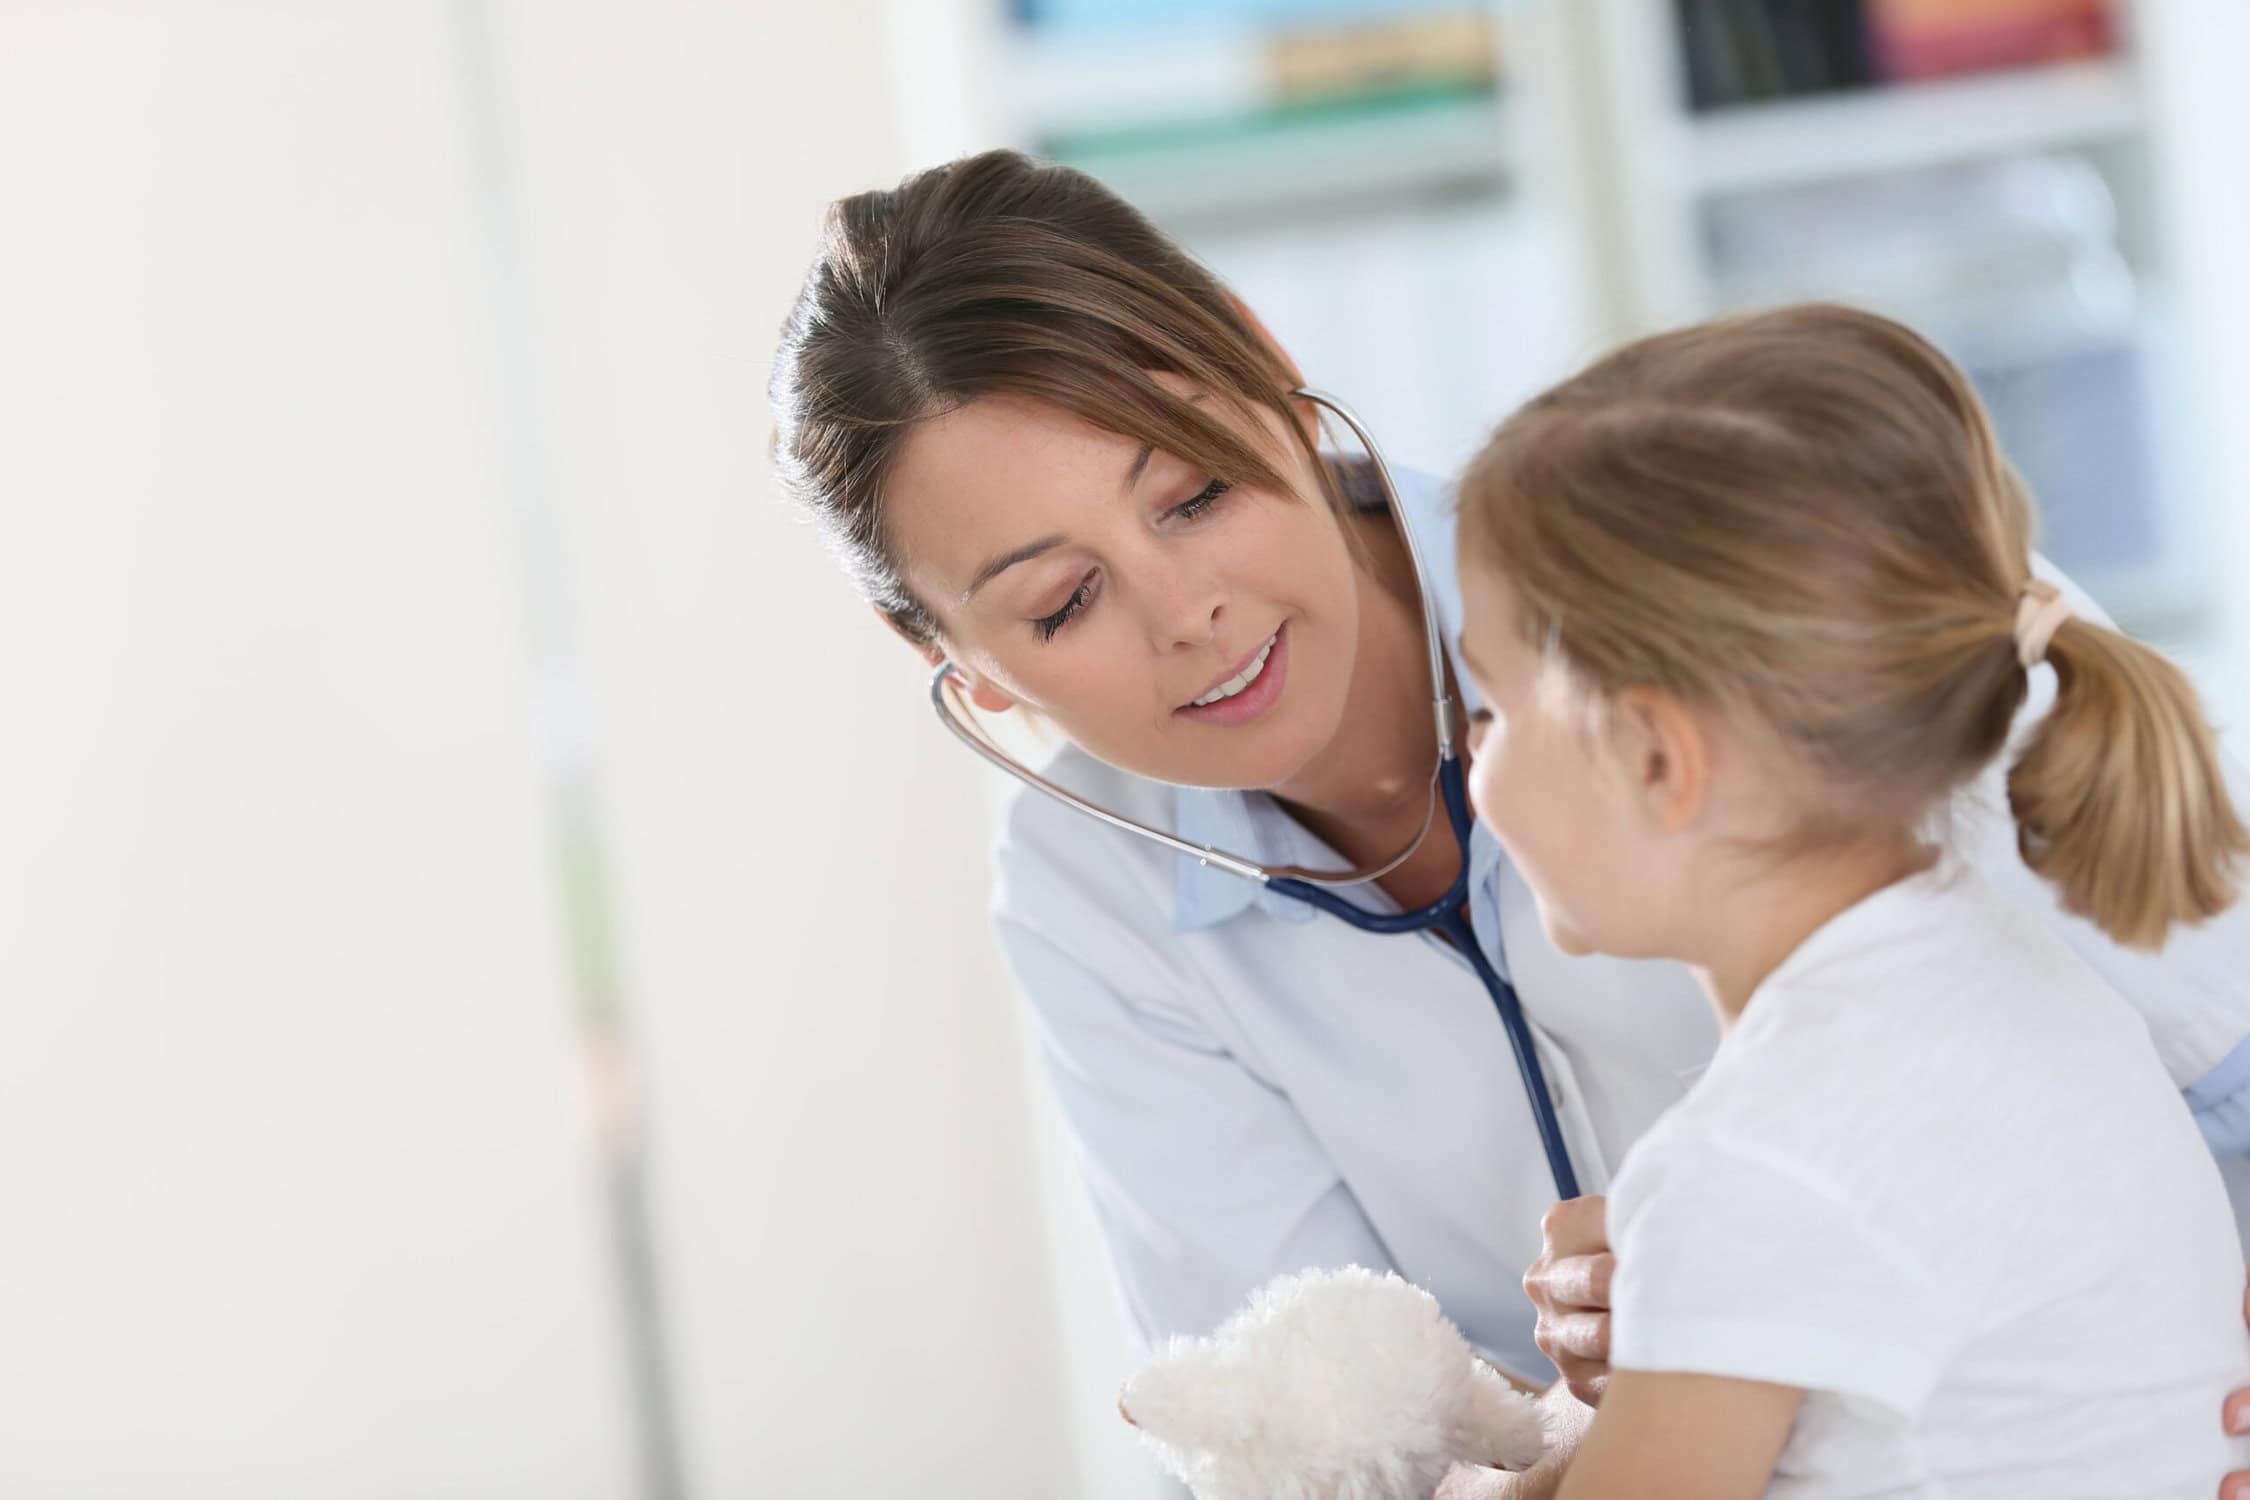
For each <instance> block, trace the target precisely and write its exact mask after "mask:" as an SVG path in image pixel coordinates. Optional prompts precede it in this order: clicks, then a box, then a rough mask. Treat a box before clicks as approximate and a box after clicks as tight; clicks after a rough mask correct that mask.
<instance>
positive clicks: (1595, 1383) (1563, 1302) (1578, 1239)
mask: <svg viewBox="0 0 2250 1500" xmlns="http://www.w3.org/2000/svg"><path fill="white" fill-rule="evenodd" d="M1607 1208H1608V1203H1607V1200H1606V1199H1602V1198H1572V1199H1569V1200H1568V1201H1566V1202H1562V1203H1558V1204H1556V1205H1555V1206H1554V1207H1553V1208H1550V1209H1548V1210H1547V1216H1546V1217H1545V1218H1544V1219H1541V1220H1540V1221H1539V1233H1540V1235H1541V1237H1542V1240H1543V1241H1544V1244H1543V1246H1542V1249H1541V1253H1540V1256H1539V1259H1537V1260H1535V1261H1533V1262H1532V1264H1531V1269H1530V1270H1528V1271H1526V1272H1524V1274H1523V1289H1524V1294H1525V1295H1526V1296H1528V1297H1530V1298H1531V1305H1532V1306H1534V1307H1536V1308H1538V1309H1539V1327H1538V1331H1537V1333H1536V1334H1535V1337H1536V1339H1537V1341H1538V1344H1539V1352H1540V1353H1542V1354H1544V1355H1546V1356H1547V1358H1549V1359H1551V1360H1553V1361H1554V1362H1555V1368H1556V1369H1557V1370H1559V1371H1560V1372H1561V1373H1562V1378H1563V1381H1564V1382H1565V1383H1566V1384H1567V1385H1568V1386H1569V1387H1570V1393H1571V1394H1572V1395H1573V1396H1576V1397H1577V1398H1578V1399H1579V1400H1581V1401H1583V1402H1585V1403H1586V1404H1587V1405H1588V1406H1598V1405H1600V1404H1601V1399H1602V1390H1603V1388H1604V1387H1606V1386H1607V1385H1608V1384H1609V1279H1610V1275H1611V1273H1612V1271H1614V1270H1615V1268H1616V1264H1617V1262H1616V1257H1614V1256H1612V1255H1611V1254H1610V1252H1609V1229H1608V1221H1607ZM2246 1315H2250V1314H2246ZM2242 1399H2243V1400H2244V1403H2245V1409H2246V1410H2250V1392H2245V1393H2243V1398H2242ZM2243 1477H2245V1478H2250V1475H2245V1476H2243ZM2244 1494H2245V1496H2246V1497H2250V1490H2245V1492H2244ZM2227 1500H2235V1497H2234V1496H2232V1495H2231V1494H2230V1495H2228V1497H2227Z"/></svg>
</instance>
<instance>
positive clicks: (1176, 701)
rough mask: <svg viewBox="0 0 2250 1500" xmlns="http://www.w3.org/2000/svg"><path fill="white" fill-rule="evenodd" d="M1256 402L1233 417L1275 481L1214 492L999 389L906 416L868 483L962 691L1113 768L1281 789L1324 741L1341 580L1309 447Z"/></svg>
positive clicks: (1331, 711) (1330, 721)
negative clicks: (914, 421) (1031, 718)
mask: <svg viewBox="0 0 2250 1500" xmlns="http://www.w3.org/2000/svg"><path fill="white" fill-rule="evenodd" d="M1158 378H1160V379H1163V378H1164V377H1161V376H1160V377H1158ZM1167 384H1169V385H1171V386H1172V388H1173V389H1175V390H1177V391H1179V392H1180V393H1181V394H1182V395H1187V396H1189V397H1190V398H1191V399H1199V398H1196V397H1195V393H1194V392H1193V391H1192V390H1191V389H1189V388H1187V387H1185V386H1184V385H1183V384H1182V383H1180V382H1176V381H1167ZM1261 417H1262V420H1261V421H1258V422H1256V423H1254V424H1253V423H1252V421H1251V420H1250V419H1248V418H1237V419H1234V420H1235V421H1236V425H1237V429H1238V431H1240V432H1241V434H1242V435H1243V436H1244V437H1245V438H1247V439H1249V440H1250V441H1252V442H1254V443H1256V444H1257V445H1258V446H1259V447H1260V448H1261V450H1262V451H1264V452H1265V453H1266V454H1267V455H1268V457H1269V458H1270V459H1271V460H1272V461H1273V462H1274V464H1275V466H1276V467H1277V468H1278V469H1279V470H1280V472H1281V473H1283V474H1284V475H1287V476H1288V477H1289V479H1290V481H1291V485H1292V490H1293V493H1289V494H1275V493H1270V492H1262V491H1258V490H1253V489H1250V488H1248V487H1247V486H1246V485H1241V484H1235V485H1232V486H1231V487H1230V486H1229V484H1228V483H1227V482H1226V479H1227V476H1215V475H1211V474H1207V473H1204V472H1202V471H1201V470H1197V469H1193V468H1190V467H1189V466H1188V465H1187V464H1186V463H1184V462H1182V461H1181V460H1179V459H1177V458H1174V457H1173V456H1172V455H1170V454H1168V453H1164V452H1161V451H1149V450H1147V449H1144V448H1143V447H1142V445H1141V444H1140V443H1138V442H1136V441H1135V440H1133V439H1131V438H1127V437H1122V436H1120V435H1118V434H1117V433H1114V432H1110V431H1107V430H1105V429H1103V428H1100V427H1096V426H1094V425H1092V424H1091V423H1088V422H1086V421H1083V420H1082V419H1080V418H1078V417H1076V416H1073V415H1071V414H1069V413H1067V412H1064V411H1061V410H1059V409H1058V408H1055V407H1052V406H1048V405H1045V404H1043V403H1039V402H1035V401H1030V400H1025V399H1020V398H1015V397H1007V396H994V397H987V398H984V399H982V400H978V401H973V402H970V403H969V404H967V405H965V406H962V407H959V408H957V409H955V410H954V411H951V412H948V413H946V414H944V415H942V416H938V417H934V418H931V419H929V420H927V421H924V422H922V423H920V424H919V425H918V426H917V427H916V428H915V429H914V431H913V433H912V434H911V435H910V436H909V437H908V438H907V440H906V442H905V444H904V446H903V448H902V450H901V452H900V454H899V457H898V460H897V462H896V464H895V466H894V469H893V472H892V474H891V477H890V482H889V483H888V484H887V485H886V486H885V489H884V498H885V505H886V515H887V519H888V524H889V527H890V532H891V540H892V542H893V544H894V546H895V547H896V549H897V551H898V553H899V554H900V556H901V557H902V558H903V559H904V569H905V574H906V581H907V584H908V586H909V587H910V588H911V589H912V590H913V591H914V593H915V596H916V597H917V598H919V599H921V600H922V601H924V603H925V604H927V605H928V607H929V608H930V610H931V612H932V613H933V614H934V615H935V616H936V617H937V622H938V629H939V636H940V641H941V643H942V645H943V648H944V650H945V653H946V655H947V656H949V657H950V658H951V659H952V661H953V662H954V664H955V665H956V666H958V667H960V668H962V669H964V670H965V671H966V672H967V673H968V674H969V675H970V677H971V679H972V680H973V681H974V682H975V683H976V684H977V686H978V688H979V690H980V691H979V695H978V696H979V701H980V702H982V703H984V704H986V705H987V706H993V705H995V704H996V703H1004V702H1010V701H1012V702H1015V703H1021V704H1023V705H1025V706H1026V707H1028V708H1032V709H1036V710H1037V711H1038V712H1039V713H1040V714H1042V715H1044V716H1045V717H1046V718H1047V719H1048V720H1050V721H1051V722H1053V723H1054V725H1055V726H1056V727H1057V728H1059V729H1060V730H1062V732H1063V733H1065V734H1067V735H1068V736H1069V737H1070V738H1071V740H1072V741H1074V742H1075V743H1076V744H1078V745H1079V746H1080V747H1081V748H1083V749H1084V750H1086V751H1087V752H1088V753H1089V754H1091V755H1094V756H1096V757H1098V758H1099V759H1101V760H1104V761H1107V762H1109V763H1110V764H1111V765H1114V766H1118V767H1121V768H1122V769H1125V770H1128V771H1132V772H1135V773H1137V774H1139V775H1142V776H1148V777H1153V778H1155V779H1157V780H1160V781H1169V782H1175V783H1181V784H1186V785H1194V786H1215V787H1272V786H1277V785H1279V784H1281V783H1283V782H1285V781H1287V780H1288V779H1289V778H1290V777H1291V776H1292V775H1294V774H1295V773H1296V772H1297V771H1299V770H1300V769H1301V768H1302V767H1303V766H1304V765H1305V764H1306V763H1307V762H1308V761H1310V760H1311V759H1312V758H1313V757H1314V756H1315V755H1317V754H1318V753H1319V752H1320V750H1321V749H1322V748H1323V747H1325V746H1326V745H1327V744H1328V742H1329V741H1330V739H1331V738H1332V737H1333V736H1334V734H1335V732H1336V729H1337V726H1338V725H1339V724H1340V723H1341V722H1342V720H1343V713H1344V703H1345V698H1346V694H1347V688H1348V685H1349V684H1350V682H1351V676H1352V665H1353V662H1354V659H1355V657H1356V655H1357V648H1358V639H1359V596H1358V588H1357V574H1356V572H1355V570H1354V568H1353V565H1352V560H1351V553H1350V551H1349V550H1348V548H1347V546H1346V544H1345V540H1344V536H1343V532H1342V530H1341V528H1340V526H1339V524H1338V522H1337V520H1336V518H1335V516H1334V515H1333V513H1332V512H1331V511H1330V510H1329V508H1328V506H1327V505H1326V504H1325V503H1323V501H1322V499H1321V490H1320V488H1319V483H1318V479H1317V476H1316V474H1315V472H1314V470H1313V468H1312V464H1311V461H1310V460H1309V459H1308V458H1307V457H1306V455H1305V454H1304V452H1303V450H1302V449H1301V448H1300V447H1299V445H1298V444H1297V443H1296V442H1295V440H1294V438H1293V437H1292V436H1291V435H1290V434H1289V433H1287V432H1286V431H1285V430H1284V428H1283V426H1282V424H1281V422H1280V419H1279V418H1278V417H1275V416H1272V415H1271V414H1261ZM1245 678H1248V679H1250V680H1249V681H1248V682H1247V684H1246V683H1245V681H1244V679H1245ZM1214 694H1231V695H1229V696H1218V697H1214ZM1199 700H1205V701H1203V702H1202V704H1201V706H1198V704H1199Z"/></svg>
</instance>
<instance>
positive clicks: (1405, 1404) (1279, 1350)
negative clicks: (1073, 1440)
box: [1118, 1266, 1545, 1500]
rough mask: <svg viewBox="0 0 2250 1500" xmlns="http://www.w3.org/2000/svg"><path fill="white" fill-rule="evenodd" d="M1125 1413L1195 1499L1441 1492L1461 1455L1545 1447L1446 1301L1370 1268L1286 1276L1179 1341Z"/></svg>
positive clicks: (1495, 1464) (1374, 1497)
mask: <svg viewBox="0 0 2250 1500" xmlns="http://www.w3.org/2000/svg"><path fill="white" fill-rule="evenodd" d="M1118 1409H1119V1411H1120V1412H1122V1413H1123V1414H1124V1417H1125V1420H1126V1421H1128V1422H1131V1423H1132V1424H1133V1425H1134V1426H1135V1427H1137V1428H1139V1429H1140V1432H1141V1438H1142V1441H1143V1443H1144V1444H1146V1445H1147V1446H1148V1447H1149V1448H1150V1449H1152V1450H1153V1451H1154V1452H1155V1454H1156V1456H1157V1459H1158V1461H1159V1462H1160V1463H1162V1464H1163V1465H1164V1467H1165V1468H1166V1469H1167V1470H1169V1471H1170V1472H1171V1473H1172V1474H1174V1475H1176V1476H1178V1477H1179V1478H1180V1479H1181V1480H1182V1481H1184V1482H1185V1483H1186V1484H1187V1486H1188V1487H1189V1488H1190V1489H1192V1490H1193V1491H1195V1494H1196V1497H1197V1500H1430V1496H1431V1494H1432V1492H1434V1491H1435V1490H1436V1489H1437V1486H1438V1481H1439V1480H1440V1479H1442V1478H1444V1477H1445V1472H1446V1470H1448V1469H1449V1468H1451V1467H1452V1466H1453V1465H1454V1464H1455V1463H1457V1462H1460V1463H1472V1464H1484V1465H1487V1466H1489V1467H1492V1468H1501V1469H1527V1468H1529V1467H1531V1465H1533V1464H1534V1463H1537V1462H1538V1461H1539V1455H1540V1452H1541V1451H1542V1449H1543V1447H1544V1444H1545V1438H1544V1434H1543V1433H1542V1431H1541V1428H1540V1422H1539V1408H1538V1406H1537V1405H1536V1403H1534V1402H1533V1401H1532V1400H1531V1398H1530V1397H1528V1396H1525V1395H1524V1394H1522V1393H1521V1392H1519V1391H1518V1390H1517V1389H1516V1388H1515V1387H1514V1386H1512V1385H1510V1384H1509V1383H1508V1381H1507V1379H1506V1378H1505V1377H1504V1376H1502V1375H1501V1374H1500V1373H1499V1372H1498V1371H1497V1370H1495V1369H1493V1368H1492V1367H1491V1366H1490V1365H1488V1364H1486V1363H1485V1362H1484V1361H1483V1360H1481V1359H1479V1358H1478V1357H1477V1356H1476V1355H1475V1354H1474V1353H1473V1352H1471V1350H1470V1348H1469V1345H1468V1342H1467V1341H1466V1340H1464V1339H1463V1338H1462V1337H1461V1335H1460V1333H1459V1332H1458V1331H1457V1330H1456V1329H1455V1328H1454V1326H1453V1325H1452V1324H1451V1323H1449V1322H1447V1321H1446V1320H1445V1315H1444V1314H1443V1313H1441V1312H1439V1311H1438V1305H1437V1299H1436V1298H1435V1297H1432V1296H1431V1295H1430V1294H1429V1293H1428V1292H1425V1291H1423V1290H1422V1289H1421V1288H1420V1287H1417V1286H1414V1285H1412V1284H1410V1283H1408V1282H1405V1281H1402V1280H1400V1279H1399V1278H1398V1277H1397V1276H1396V1275H1393V1274H1391V1273H1389V1272H1385V1273H1383V1274H1382V1275H1377V1274H1376V1273H1375V1272H1373V1271H1366V1270H1362V1269H1360V1268H1359V1267H1357V1266H1352V1267H1348V1268H1346V1269H1344V1270H1341V1271H1308V1272H1305V1273H1303V1274H1302V1275H1297V1276H1284V1277H1282V1278H1280V1279H1279V1280H1277V1281H1274V1282H1272V1283H1270V1284H1269V1285H1267V1286H1266V1287H1264V1288H1262V1289H1261V1290H1260V1291H1259V1292H1258V1293H1257V1294H1256V1295H1255V1296H1253V1297H1252V1298H1251V1299H1250V1303H1249V1305H1248V1306H1247V1307H1245V1308H1244V1309H1243V1310H1242V1311H1241V1312H1238V1313H1236V1314H1235V1315H1234V1316H1233V1317H1232V1318H1230V1319H1228V1320H1227V1322H1226V1323H1225V1324H1223V1325H1222V1326H1221V1327H1220V1328H1219V1330H1218V1331H1217V1332H1216V1333H1214V1334H1212V1335H1211V1336H1210V1337H1209V1338H1202V1339H1190V1338H1175V1339H1173V1340H1172V1341H1171V1342H1170V1343H1169V1344H1168V1345H1166V1346H1165V1348H1164V1349H1163V1350H1162V1352H1160V1353H1159V1354H1158V1355H1157V1356H1156V1357H1155V1358H1154V1359H1153V1360H1151V1361H1150V1362H1149V1364H1148V1365H1147V1366H1146V1367H1144V1368H1143V1369H1142V1370H1140V1372H1139V1373H1137V1374H1135V1375H1134V1376H1133V1378H1132V1379H1130V1380H1128V1381H1127V1382H1125V1389H1124V1391H1123V1393H1122V1394H1121V1395H1120V1396H1119V1398H1118Z"/></svg>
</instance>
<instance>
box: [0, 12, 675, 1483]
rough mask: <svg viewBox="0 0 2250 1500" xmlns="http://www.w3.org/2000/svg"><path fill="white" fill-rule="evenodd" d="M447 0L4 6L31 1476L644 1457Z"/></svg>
mask: <svg viewBox="0 0 2250 1500" xmlns="http://www.w3.org/2000/svg"><path fill="white" fill-rule="evenodd" d="M443 19H444V18H443V15H442V12H441V11H440V10H439V8H438V7H437V6H435V5H433V4H392V5H380V6H377V5H361V6H352V7H348V8H347V7H339V6H323V7H318V8H317V11H316V9H311V8H307V7H303V6H297V5H288V4H280V3H257V4H254V3H243V4H235V5H227V6H218V5H208V4H204V5H194V6H186V5H175V4H167V3H157V0H149V3H142V4H107V5H99V6H97V5H75V4H73V5H52V4H42V3H28V0H27V3H19V4H10V5H8V6H6V7H5V10H4V13H0V34H4V35H5V38H6V41H5V43H4V44H0V99H4V100H5V101H6V104H5V107H4V109H5V116H6V120H7V128H6V129H5V130H4V131H0V204H5V205H6V208H5V214H6V221H7V227H6V229H5V232H0V496H4V497H5V499H4V500H0V701H4V702H5V705H6V707H5V712H6V729H5V732H4V733H0V829H5V830H6V832H5V836H4V837H0V963H4V965H5V970H4V974H5V977H4V980H0V996H4V999H0V1014H4V1016H5V1023H6V1040H5V1043H4V1044H0V1206H4V1207H0V1211H4V1213H5V1229H4V1231H0V1413H4V1416H0V1433H4V1434H5V1436H4V1439H0V1494H6V1495H10V1496H27V1497H28V1496H37V1497H41V1500H53V1497H71V1496H105V1497H106V1496H124V1495H130V1496H133V1497H136V1500H154V1497H168V1496H225V1497H228V1500H260V1497H270V1500H303V1497H306V1496H312V1495H318V1496H321V1497H323V1500H333V1497H351V1496H366V1497H369V1500H395V1497H398V1496H402V1495H414V1496H460V1497H464V1500H497V1497H508V1496H521V1497H525V1500H558V1497H573V1496H584V1497H589V1500H592V1497H611V1496H617V1495H620V1494H624V1493H627V1492H628V1490H629V1488H630V1484H631V1480H630V1473H631V1467H632V1457H631V1440H630V1431H629V1426H628V1422H627V1418H626V1412H627V1407H626V1404H625V1401H624V1389H623V1384H622V1380H621V1376H620V1364H619V1360H618V1357H617V1353H618V1347H619V1329H618V1322H617V1317H616V1307H615V1302H614V1299H613V1297H612V1296H611V1293H610V1287H611V1285H612V1283H611V1281H610V1278H609V1274H608V1267H607V1265H606V1263H605V1258H604V1255H603V1248H602V1247H603V1238H602V1236H603V1226H602V1222H601V1217H600V1211H599V1207H598V1204H597V1201H596V1192H595V1181H596V1180H595V1173H594V1170H593V1165H592V1154H591V1150H590V1147H589V1141H588V1122H587V1118H586V1112H585V1110H584V1108H583V1107H582V1098H583V1090H582V1088H581V1083H580V1078H581V1074H580V1066H581V1065H580V1061H579V1056H578V1052H577V1049H576V1045H575V1040H574V1037H573V1034H572V1024H571V995H570V985H569V981H568V977H567V974H566V971H565V967H564V964H563V958H562V954H563V945H562V941H561V924H560V916H559V912H558V908H557V901H556V881H555V878H554V874H553V868H552V863H551V857H550V850H551V847H552V842H551V838H550V829H549V827H548V825H547V822H546V818H545V812H544V809H543V808H542V806H541V804H540V801H539V799H538V797H537V795H536V789H535V785H534V781H533V778H532V776H531V774H530V755H529V750H528V745H527V735H526V729H525V726H526V717H525V709H526V682H525V678H524V672H523V668H522V658H521V655H520V653H519V651H518V650H517V639H516V634H517V621H518V613H519V611H518V594H517V590H516V587H515V580H514V576H513V567H512V559H511V557H510V552H509V545H508V542H507V536H506V531H505V527H504V522H503V516H502V513H501V509H500V506H499V504H498V503H497V496H496V486H495V453H494V448H493V443H492V438H491V435H490V433H491V424H490V421H489V416H490V414H489V411H488V410H487V402H486V391H485V386H484V382H483V366H482V359H483V353H482V350H481V349H480V347H479V346H478V343H477V340H476V338H475V335H474V326H473V322H472V320H471V319H470V318H469V316H468V307H469V302H468V299H469V295H470V292H469V280H468V256H467V253H466V244H467V240H466V236H465V231H464V224H465V208H466V204H467V198H466V196H465V186H464V183H463V182H462V181H461V180H460V177H459V175H458V172H457V170H456V167H457V162H456V154H457V151H456V140H457V135H458V131H459V128H460V123H459V119H458V103H459V99H458V92H457V79H456V77H455V75H454V73H453V71H452V57H451V52H450V44H449V33H448V30H447V28H446V26H445V25H444V24H443Z"/></svg>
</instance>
